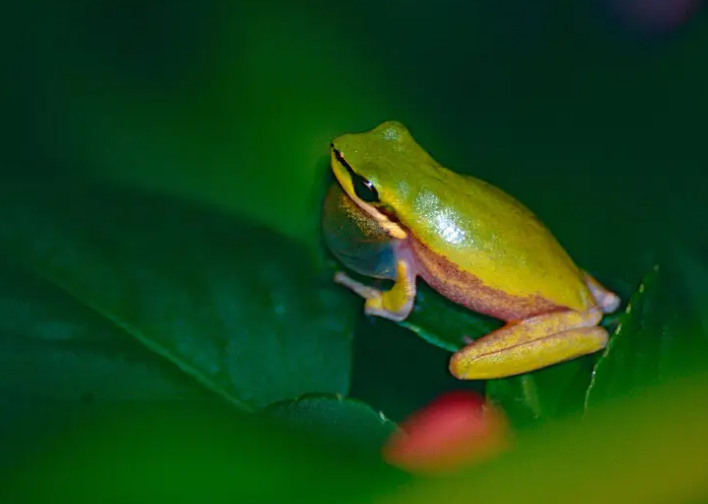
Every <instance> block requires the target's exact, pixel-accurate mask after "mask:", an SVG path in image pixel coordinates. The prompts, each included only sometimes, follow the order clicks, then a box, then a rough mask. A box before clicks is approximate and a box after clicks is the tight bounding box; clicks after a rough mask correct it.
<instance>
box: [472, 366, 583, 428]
mask: <svg viewBox="0 0 708 504" xmlns="http://www.w3.org/2000/svg"><path fill="white" fill-rule="evenodd" d="M593 359H594V356H591V355H589V356H585V357H582V358H580V359H574V360H571V361H568V362H564V363H561V364H557V365H555V366H551V367H547V368H544V369H540V370H538V371H534V372H532V373H525V374H522V375H517V376H511V377H509V378H502V379H498V380H489V381H488V382H487V385H486V394H487V398H488V399H489V400H491V401H492V402H494V403H496V404H498V405H500V406H501V407H502V408H503V409H504V412H505V413H506V415H507V416H508V418H509V420H510V421H511V423H512V424H513V425H514V426H515V427H517V428H523V427H527V426H532V425H534V424H536V423H537V422H539V421H543V420H549V419H552V418H558V417H560V416H563V415H568V414H571V413H574V412H576V411H578V410H581V409H582V405H583V404H582V398H583V397H584V393H585V390H586V388H587V384H588V382H589V380H590V371H591V369H590V366H589V365H590V364H591V363H592V362H593Z"/></svg>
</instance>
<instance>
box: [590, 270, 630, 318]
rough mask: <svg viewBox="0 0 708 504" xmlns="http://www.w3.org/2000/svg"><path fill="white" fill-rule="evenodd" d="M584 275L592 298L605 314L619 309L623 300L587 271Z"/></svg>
mask: <svg viewBox="0 0 708 504" xmlns="http://www.w3.org/2000/svg"><path fill="white" fill-rule="evenodd" d="M583 274H584V275H585V285H587V286H588V289H590V293H591V294H592V297H593V298H594V299H595V302H596V303H597V305H598V306H599V307H600V309H601V310H602V311H603V312H604V313H612V312H613V311H615V310H616V309H617V308H619V305H620V302H621V300H620V298H619V296H618V295H617V294H615V293H614V292H611V291H609V290H607V289H606V288H605V287H603V286H602V284H600V282H598V281H597V280H595V279H594V278H593V277H592V275H590V274H589V273H588V272H587V271H583Z"/></svg>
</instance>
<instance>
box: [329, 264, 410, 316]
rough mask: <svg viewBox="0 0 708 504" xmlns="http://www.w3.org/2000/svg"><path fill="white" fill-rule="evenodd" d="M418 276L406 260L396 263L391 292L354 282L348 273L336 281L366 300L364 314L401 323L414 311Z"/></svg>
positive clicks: (340, 274) (337, 275) (338, 274)
mask: <svg viewBox="0 0 708 504" xmlns="http://www.w3.org/2000/svg"><path fill="white" fill-rule="evenodd" d="M415 279H416V275H415V272H414V266H413V265H412V264H411V263H409V262H408V261H407V260H405V259H398V260H397V261H396V279H395V283H394V284H393V287H392V288H391V289H390V290H387V291H382V290H378V289H375V288H373V287H369V286H368V285H364V284H362V283H360V282H357V281H356V280H353V279H352V278H351V277H349V276H348V275H347V274H346V273H342V272H339V273H337V274H336V275H335V277H334V281H335V282H337V283H339V284H342V285H344V286H346V287H349V288H350V289H351V290H353V291H354V292H356V293H357V294H359V295H360V296H361V297H363V298H364V299H366V304H365V305H364V312H365V313H366V314H367V315H376V316H379V317H384V318H387V319H391V320H394V321H396V322H399V321H401V320H405V319H406V317H408V315H409V314H410V312H411V310H412V309H413V302H414V301H415V294H416V287H415Z"/></svg>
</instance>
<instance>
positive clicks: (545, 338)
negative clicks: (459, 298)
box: [450, 308, 608, 380]
mask: <svg viewBox="0 0 708 504" xmlns="http://www.w3.org/2000/svg"><path fill="white" fill-rule="evenodd" d="M601 319H602V310H601V309H600V308H592V309H590V310H588V311H586V312H576V311H572V310H567V311H561V312H553V313H548V314H545V315H538V316H535V317H531V318H528V319H525V320H522V321H520V322H515V323H509V324H507V325H505V326H503V327H501V328H500V329H497V330H496V331H493V332H491V333H489V334H487V335H486V336H483V337H482V338H479V339H477V340H475V341H474V342H472V343H471V344H469V345H468V346H466V347H464V348H462V349H461V350H459V351H458V352H457V353H455V354H454V355H453V356H452V358H451V359H450V372H451V373H452V374H453V375H454V376H455V377H457V378H459V379H463V380H488V379H493V378H504V377H507V376H513V375H517V374H521V373H527V372H529V371H534V370H536V369H540V368H543V367H546V366H550V365H552V364H557V363H559V362H563V361H567V360H570V359H574V358H576V357H580V356H582V355H586V354H590V353H593V352H596V351H598V350H601V349H603V348H604V347H605V345H606V344H607V339H608V334H607V331H605V330H604V329H603V328H602V327H597V324H598V323H599V322H600V320H601Z"/></svg>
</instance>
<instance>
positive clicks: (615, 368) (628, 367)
mask: <svg viewBox="0 0 708 504" xmlns="http://www.w3.org/2000/svg"><path fill="white" fill-rule="evenodd" d="M668 263H669V264H672V261H669V262H668ZM684 266H685V265H684ZM683 271H684V272H685V267H684V270H683ZM704 288H705V287H704ZM704 292H705V291H704ZM695 301H696V291H695V289H694V290H691V289H689V288H688V287H687V283H686V276H685V275H682V274H681V273H679V268H676V267H675V266H673V267H667V266H662V267H661V268H660V267H659V266H658V265H657V266H655V267H654V268H653V269H652V270H650V271H649V272H648V273H647V274H646V275H645V276H644V278H643V279H642V281H641V283H640V285H639V287H638V288H637V290H636V291H635V293H634V294H633V296H632V298H631V300H630V302H629V304H628V305H627V308H626V309H625V312H624V314H623V315H622V317H621V318H620V320H619V324H618V325H617V328H616V329H615V331H614V334H613V335H612V336H611V338H610V341H609V343H608V345H607V348H606V349H605V351H604V352H603V353H602V355H601V356H600V357H599V358H598V360H597V363H596V364H595V367H594V370H593V375H592V380H591V383H590V385H589V387H588V390H587V393H586V397H585V407H586V408H590V407H593V406H595V405H596V404H597V403H600V402H602V401H607V400H608V399H611V398H616V397H617V396H621V395H625V394H633V393H635V392H637V391H638V390H640V389H642V388H645V387H646V386H648V385H651V384H654V383H658V382H662V381H665V380H667V379H669V378H672V377H675V376H677V375H683V374H686V373H687V372H690V371H693V370H696V369H705V368H706V367H707V366H708V339H706V334H705V331H704V329H703V327H702V325H701V314H700V313H699V311H698V310H697V309H696V308H697V306H698V305H697V304H696V302H695Z"/></svg>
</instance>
